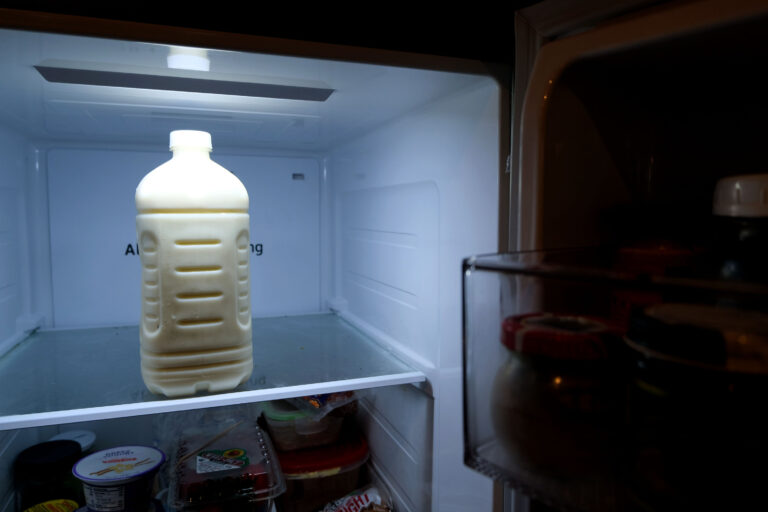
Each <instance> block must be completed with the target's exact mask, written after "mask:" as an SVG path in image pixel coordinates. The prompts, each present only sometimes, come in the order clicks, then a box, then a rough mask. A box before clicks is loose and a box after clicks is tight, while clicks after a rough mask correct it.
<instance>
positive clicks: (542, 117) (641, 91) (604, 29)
mask: <svg viewBox="0 0 768 512" xmlns="http://www.w3.org/2000/svg"><path fill="white" fill-rule="evenodd" d="M767 22H768V13H766V9H765V5H759V2H670V3H667V4H664V5H660V6H656V7H654V8H652V9H648V10H647V11H645V12H641V13H635V14H632V15H630V16H626V17H624V18H620V19H617V20H611V21H609V22H605V23H603V24H601V25H599V26H597V27H593V28H591V29H589V30H584V31H578V32H576V33H574V34H570V35H566V36H563V37H561V38H559V39H557V40H554V41H552V42H550V43H548V44H545V45H544V46H543V47H542V48H541V49H540V51H539V54H538V56H537V61H536V63H535V65H534V67H533V70H532V72H531V80H530V82H529V84H528V89H527V91H526V99H525V104H524V107H523V112H522V125H521V126H520V133H521V135H520V137H521V144H520V147H519V151H520V168H519V171H518V172H519V185H518V197H517V199H518V201H519V204H520V214H519V217H518V219H517V222H518V224H517V233H518V239H517V247H518V248H519V249H520V250H522V251H531V252H527V253H526V252H523V253H520V254H519V255H511V256H507V255H497V256H496V255H495V256H488V257H487V259H486V260H484V259H483V258H478V259H477V260H476V261H473V260H468V261H467V265H466V267H465V270H466V279H465V299H466V301H467V302H466V303H465V315H466V324H465V329H466V330H465V335H466V337H467V338H466V339H465V344H466V345H465V364H466V365H467V366H466V367H465V371H466V372H467V373H466V375H465V377H466V379H467V381H466V383H465V385H466V388H465V393H466V395H465V399H466V400H467V402H468V404H469V405H468V411H467V413H466V417H465V421H466V425H467V427H466V428H467V432H466V438H465V439H466V447H467V450H468V451H467V460H468V461H470V463H471V465H472V466H473V467H476V468H478V470H479V471H481V472H484V473H485V474H489V475H492V476H494V477H496V478H498V479H502V480H505V481H506V482H507V483H509V484H510V485H512V486H514V487H515V488H516V489H518V490H520V491H522V492H523V493H524V494H526V495H528V496H534V497H535V498H537V499H540V500H542V501H544V502H546V503H547V504H549V505H552V506H554V507H555V508H556V509H565V510H622V505H621V502H619V501H618V498H617V496H618V495H619V494H620V492H618V491H616V489H615V488H608V487H607V486H605V485H604V483H605V480H603V481H600V482H598V484H595V481H589V480H588V479H587V478H582V479H579V478H574V479H572V480H569V479H568V478H565V477H563V475H562V474H560V475H555V477H552V475H551V474H547V473H546V472H536V471H534V472H530V473H526V470H528V469H530V468H529V467H525V468H523V469H521V466H523V465H522V464H521V463H520V460H513V461H512V462H511V463H510V458H511V459H514V457H510V458H508V459H507V460H505V461H503V462H498V461H500V460H502V459H504V457H505V456H506V455H505V454H504V451H503V450H502V449H501V448H500V443H501V442H502V439H501V438H502V437H503V435H504V434H509V435H510V436H512V435H513V434H516V435H519V436H520V438H522V437H523V436H525V435H527V434H528V435H531V436H534V434H533V433H532V432H530V431H521V432H513V429H512V428H511V427H508V426H507V427H505V428H507V429H508V430H507V431H504V430H503V429H501V431H500V430H499V429H498V428H497V426H496V425H494V419H493V418H494V414H496V413H497V412H498V411H494V409H493V408H494V403H493V402H492V398H491V397H492V396H493V395H494V393H495V392H496V393H497V392H498V390H495V389H494V385H497V384H495V379H501V378H502V377H501V376H503V375H504V371H505V370H504V367H505V365H507V364H509V365H510V366H511V365H512V363H510V362H509V361H511V360H512V358H511V357H510V356H509V354H510V350H508V349H507V348H506V347H505V346H504V345H503V344H502V343H500V340H502V339H503V337H504V334H503V332H504V331H502V321H504V319H505V318H508V317H511V316H513V315H521V314H525V313H532V312H537V313H540V312H543V311H544V312H561V313H564V314H565V313H568V314H571V315H585V314H586V315H589V314H591V315H602V316H604V317H608V315H610V314H613V311H609V309H608V308H607V307H606V304H608V301H607V300H603V299H605V297H614V298H615V297H616V296H619V294H620V293H622V291H621V290H622V286H627V287H629V288H631V286H629V285H627V284H626V283H622V282H620V280H618V279H615V278H613V277H611V279H613V281H610V279H608V278H606V276H609V275H612V274H611V272H615V271H617V268H618V267H612V266H611V265H612V264H614V263H615V262H616V254H617V253H618V251H620V250H622V249H627V250H629V251H631V250H639V251H646V252H645V254H646V257H647V258H648V259H647V260H646V261H644V262H642V263H645V264H646V265H647V266H646V268H641V269H638V268H631V269H629V270H627V271H628V272H630V271H632V272H635V271H638V272H640V273H641V274H643V273H646V274H645V275H642V276H641V277H644V278H645V279H646V281H645V282H646V283H647V282H648V277H649V276H648V275H647V273H653V272H654V271H649V270H648V268H649V267H650V266H652V265H654V264H656V265H657V266H658V262H659V261H667V262H669V261H672V260H671V258H669V257H668V256H666V258H667V259H666V260H662V258H664V257H665V254H666V255H674V254H681V255H682V258H680V259H679V260H678V261H677V262H674V264H672V265H671V267H672V273H671V275H672V276H673V278H672V279H673V280H674V278H675V277H681V278H701V279H718V278H720V277H721V276H720V275H719V274H718V272H719V271H720V269H719V268H717V267H716V266H714V265H712V261H711V259H710V257H711V255H712V254H713V253H714V252H716V251H717V250H718V239H717V221H716V219H715V218H714V216H713V210H712V202H713V196H714V190H715V184H716V183H717V181H718V180H719V179H721V178H724V177H728V176H733V175H742V174H760V173H766V172H768V171H767V170H768V156H767V155H766V152H765V151H764V143H763V138H764V135H765V130H764V129H763V124H764V121H763V120H764V118H765V116H766V113H768V103H767V102H766V98H765V95H763V94H760V93H759V92H757V91H762V90H763V89H764V87H765V86H766V82H765V78H764V77H763V75H760V76H759V77H758V76H757V74H756V73H755V64H754V63H756V62H763V61H764V60H765V58H766V51H767V49H768V45H766V44H765V43H766V30H765V29H766V23H767ZM584 248H587V249H593V248H599V249H600V251H599V252H600V254H601V255H602V256H601V257H596V256H595V254H596V253H595V251H581V250H578V251H577V252H575V253H572V252H569V250H572V249H584ZM558 249H566V251H565V252H558V251H556V250H558ZM550 250H555V251H552V252H548V251H550ZM654 250H655V251H657V253H656V254H657V255H658V254H661V257H660V258H659V259H658V260H653V259H652V258H653V257H654V256H653V254H652V252H653V251H654ZM539 251H541V252H539ZM563 254H564V255H565V256H563ZM606 254H608V255H609V256H608V258H605V255H606ZM585 255H587V256H585ZM569 257H570V258H571V259H569ZM627 261H630V260H627ZM634 261H635V263H636V264H637V263H641V260H640V259H639V258H638V259H637V260H634ZM681 262H684V264H682V265H681V264H680V263H681ZM630 264H631V263H630ZM550 267H551V268H550ZM553 268H554V269H557V271H554V270H552V269H553ZM574 268H576V269H582V270H583V271H584V274H582V275H579V274H578V272H576V273H573V272H571V271H572V270H573V269H574ZM584 269H586V270H584ZM557 272H560V274H558V273H557ZM574 276H576V277H574ZM654 279H655V278H654ZM653 282H654V283H656V281H655V280H654V281H653ZM552 283H554V285H553V284H552ZM638 283H643V281H642V280H641V279H639V280H638ZM702 283H706V284H702V286H701V288H699V289H697V292H698V296H697V295H696V293H688V294H687V295H684V296H685V297H687V300H689V301H691V302H701V303H707V302H710V303H715V304H719V303H718V300H720V301H722V302H724V303H725V304H726V305H727V304H728V302H727V301H723V299H724V298H727V297H728V293H734V294H735V295H736V296H738V294H737V293H736V292H732V291H730V290H729V286H733V287H734V288H735V289H738V290H740V291H739V293H744V291H743V290H741V288H740V286H741V285H744V286H746V287H747V289H750V286H754V288H752V289H751V292H752V293H754V292H755V290H757V291H758V292H762V293H763V295H762V297H761V296H760V295H758V296H757V298H755V297H754V296H753V297H752V299H751V301H752V302H747V304H750V307H754V309H756V310H758V311H760V312H762V313H764V312H765V301H764V297H765V295H764V293H765V287H764V286H762V287H760V286H759V285H757V284H756V283H750V282H747V283H736V284H732V283H731V284H729V283H728V282H725V283H722V284H720V285H718V284H717V283H715V284H714V285H713V284H712V283H711V282H708V281H702ZM763 284H764V283H763ZM632 286H635V289H640V288H642V284H639V285H638V284H637V283H635V284H633V285H632ZM718 286H719V287H718ZM601 287H604V288H601ZM595 289H600V293H601V294H602V295H601V296H600V300H599V301H595V302H599V305H600V307H596V306H595V304H593V303H592V302H590V300H591V299H594V297H595V296H597V293H596V292H595V291H594V290H595ZM617 292H618V293H617ZM689 292H690V290H689ZM613 294H616V295H613ZM718 294H720V295H719V296H718ZM713 296H714V297H717V298H715V299H713V298H712V297H713ZM667 300H669V299H667ZM736 303H737V304H739V302H736ZM755 304H756V306H755ZM590 308H591V309H590ZM745 309H749V307H748V308H745ZM612 320H615V318H612ZM745 329H747V328H746V327H745ZM497 376H499V377H497ZM558 382H559V381H558ZM510 389H511V388H510ZM507 391H509V390H507ZM515 391H517V392H519V393H520V395H523V392H522V391H521V390H519V389H515ZM510 392H511V391H510ZM525 396H528V397H529V398H530V396H534V394H531V395H530V396H529V395H525ZM521 400H522V399H521ZM534 403H535V400H534V399H531V404H534ZM547 405H551V404H546V403H540V404H535V405H533V407H535V406H539V407H541V408H542V409H545V408H546V406H547ZM552 414H553V415H556V411H555V412H552ZM523 421H524V419H523V420H521V422H523ZM546 428H547V426H545V425H543V426H542V430H546ZM560 434H561V437H560V439H569V438H570V433H569V432H564V431H561V432H560ZM574 437H576V436H574ZM520 438H518V442H520ZM620 442H621V443H626V442H627V441H626V439H622V440H621V441H620ZM534 444H535V443H533V442H532V443H531V445H534ZM763 444H764V443H763ZM621 446H626V444H625V445H621V444H620V443H616V445H615V446H613V447H612V449H615V450H616V451H618V450H619V449H620V447H621ZM571 448H573V450H574V451H575V452H578V449H579V447H578V446H575V445H574V446H572V447H571ZM761 449H762V445H761ZM483 451H485V453H486V454H488V455H489V456H484V455H482V454H481V452H483ZM543 451H545V452H546V450H543ZM713 451H714V450H713ZM563 452H565V450H563ZM479 454H480V455H479ZM491 454H492V455H491ZM497 456H498V458H497ZM746 458H748V456H747V455H746V454H745V456H744V459H746ZM472 459H474V460H472ZM520 459H523V457H520ZM596 459H597V457H596ZM500 468H502V469H501V470H500ZM581 476H582V477H583V475H581ZM612 476H614V475H612ZM654 476H655V477H656V478H658V479H659V481H661V480H662V477H661V476H660V475H659V474H656V475H654ZM723 488H725V486H721V487H720V488H718V489H717V491H715V490H712V491H710V490H709V489H707V486H706V485H703V486H702V491H703V493H702V494H701V495H700V497H701V498H703V499H706V498H707V497H712V498H713V500H714V499H715V498H717V499H722V498H723V496H722V493H723V490H722V489H723ZM705 489H706V490H705ZM614 493H615V494H614ZM745 496H753V495H752V494H749V495H747V494H745ZM742 499H744V497H742ZM713 503H714V501H713ZM625 505H626V504H625ZM710 505H711V504H710ZM753 505H754V504H753ZM646 506H647V504H646ZM667 506H669V504H668V505H667ZM647 509H648V510H652V509H655V508H653V507H650V506H649V507H648V508H647ZM661 509H665V508H663V506H662V507H661Z"/></svg>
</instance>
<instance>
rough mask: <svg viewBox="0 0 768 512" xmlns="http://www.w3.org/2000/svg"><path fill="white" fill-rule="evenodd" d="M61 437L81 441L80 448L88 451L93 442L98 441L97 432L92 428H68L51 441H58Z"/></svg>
mask: <svg viewBox="0 0 768 512" xmlns="http://www.w3.org/2000/svg"><path fill="white" fill-rule="evenodd" d="M59 439H69V440H70V441H77V442H78V443H80V448H81V449H82V450H83V452H87V451H88V450H90V449H91V447H93V443H94V442H96V434H94V433H93V432H91V431H90V430H67V431H66V432H61V433H59V434H57V435H55V436H53V437H52V438H51V439H49V440H50V441H57V440H59Z"/></svg>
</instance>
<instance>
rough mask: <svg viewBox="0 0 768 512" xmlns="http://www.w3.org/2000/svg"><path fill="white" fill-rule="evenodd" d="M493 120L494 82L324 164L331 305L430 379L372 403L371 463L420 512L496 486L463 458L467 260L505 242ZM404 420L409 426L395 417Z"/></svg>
mask: <svg viewBox="0 0 768 512" xmlns="http://www.w3.org/2000/svg"><path fill="white" fill-rule="evenodd" d="M498 116H499V89H498V87H497V85H496V84H495V83H493V82H491V81H490V80H489V81H488V82H485V83H482V84H479V85H475V86H473V87H471V88H469V89H466V90H462V91H460V92H458V93H455V94H454V95H451V96H450V97H447V98H443V99H440V100H438V101H435V102H432V103H430V104H427V105H424V106H423V107H421V108H419V109H417V110H415V111H413V112H411V113H410V114H409V115H407V116H404V117H403V118H401V119H398V120H397V121H395V122H392V123H389V124H387V125H385V126H382V127H380V128H379V129H376V130H375V131H372V132H370V133H367V134H364V135H363V136H361V137H359V138H357V139H355V140H353V141H351V142H349V143H347V144H344V145H343V146H341V147H338V148H336V149H335V150H334V151H333V152H332V153H331V157H330V160H329V161H330V166H331V169H332V173H333V177H332V188H333V197H334V202H333V214H332V215H333V219H334V221H333V229H334V231H335V233H334V240H335V243H334V247H333V251H334V254H335V256H334V262H335V263H334V264H335V267H334V272H333V275H334V281H333V285H332V290H331V297H332V301H331V307H333V308H334V309H337V310H338V311H339V312H340V314H341V315H342V316H343V317H344V318H346V319H348V320H349V321H351V322H352V323H353V324H355V325H356V326H358V327H360V328H361V329H363V330H364V331H366V332H368V333H369V334H371V335H373V336H374V337H375V338H377V339H378V340H379V341H380V342H382V343H383V344H384V345H385V346H388V347H390V348H391V349H392V350H393V351H394V352H395V353H397V354H399V355H400V356H401V357H403V358H404V359H406V360H408V361H409V362H410V363H411V364H413V365H415V366H416V367H417V368H419V369H420V370H422V371H424V372H425V373H426V374H427V377H428V379H429V383H430V387H428V388H427V389H425V390H423V391H419V390H412V391H413V392H405V391H403V390H391V391H386V396H384V395H383V394H382V393H378V392H377V393H376V394H375V397H374V399H373V400H374V405H373V406H371V407H368V409H369V412H370V413H371V417H372V420H371V422H370V424H369V425H368V426H369V430H370V429H372V430H373V431H375V434H376V435H374V436H371V440H372V445H373V451H374V453H375V454H376V459H375V462H376V464H378V465H379V466H380V467H381V468H383V471H382V472H383V473H385V475H393V479H394V485H395V487H396V490H397V491H399V492H402V493H403V494H404V495H405V496H406V498H405V499H404V500H403V501H404V502H406V503H409V504H410V506H409V507H408V508H409V509H411V510H414V511H417V510H427V509H428V507H427V504H428V501H425V500H426V499H428V497H429V496H430V495H431V497H432V504H431V508H432V510H441V511H450V510H470V509H471V510H490V501H491V483H490V481H489V480H486V479H484V478H482V477H480V476H478V475H477V474H475V473H473V472H471V471H469V470H468V469H467V468H465V467H464V466H463V463H462V450H461V380H460V348H461V261H462V258H463V257H466V256H467V255H469V254H473V253H483V252H493V251H495V250H496V245H497V243H498V241H497V230H498V226H497V221H496V219H497V218H498V181H499V169H500V162H499V158H498V154H499V140H500V135H499V126H498V123H499V118H498ZM398 394H400V395H401V396H400V397H399V398H397V397H396V396H397V395H398ZM404 416H405V417H409V418H411V421H395V420H394V419H396V418H402V417H404ZM424 419H426V420H428V421H430V422H432V421H434V425H433V427H431V428H432V434H431V435H426V433H425V432H423V431H422V430H421V429H420V428H416V427H415V426H414V425H415V424H417V423H416V422H422V421H424ZM428 442H429V443H431V446H424V444H425V443H428ZM401 466H409V467H412V468H411V470H408V471H401V470H400V469H399V468H400V467H401ZM419 468H422V469H419ZM423 468H431V471H424V470H423ZM413 475H420V478H421V482H418V485H417V484H416V482H414V480H413V478H414V477H413ZM417 478H418V476H417ZM425 489H426V490H427V491H424V490H425Z"/></svg>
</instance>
